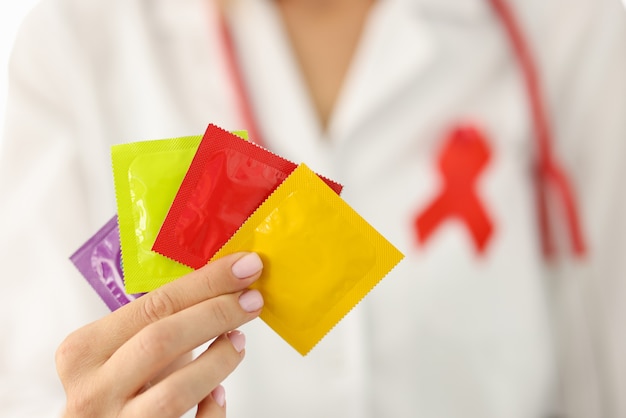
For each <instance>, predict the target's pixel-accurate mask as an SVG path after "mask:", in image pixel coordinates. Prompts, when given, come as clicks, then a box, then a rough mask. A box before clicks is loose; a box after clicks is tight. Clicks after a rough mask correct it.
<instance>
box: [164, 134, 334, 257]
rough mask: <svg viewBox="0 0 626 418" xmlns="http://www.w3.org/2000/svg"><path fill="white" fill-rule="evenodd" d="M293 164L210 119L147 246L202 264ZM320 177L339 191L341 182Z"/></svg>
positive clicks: (278, 182)
mask: <svg viewBox="0 0 626 418" xmlns="http://www.w3.org/2000/svg"><path fill="white" fill-rule="evenodd" d="M296 167H297V165H296V164H295V163H293V162H291V161H288V160H286V159H284V158H282V157H280V156H278V155H276V154H273V153H272V152H270V151H268V150H266V149H264V148H262V147H260V146H258V145H255V144H253V143H251V142H246V141H242V140H241V139H239V138H237V137H236V136H235V135H233V134H231V133H229V132H227V131H225V130H223V129H221V128H219V127H217V126H215V125H209V127H208V128H207V130H206V132H205V134H204V137H203V139H202V142H201V143H200V145H199V147H198V151H197V152H196V155H195V156H194V159H193V161H192V162H191V165H190V167H189V171H188V172H187V174H186V175H185V178H184V179H183V182H182V184H181V186H180V189H179V190H178V192H177V194H176V197H175V198H174V202H173V203H172V206H171V208H170V210H169V212H168V214H167V216H166V218H165V221H164V222H163V225H162V227H161V230H160V231H159V234H158V236H157V238H156V241H155V243H154V246H153V247H152V250H153V251H155V252H158V253H159V254H162V255H164V256H166V257H169V258H171V259H173V260H176V261H178V262H180V263H182V264H184V265H187V266H189V267H192V268H194V269H198V268H200V267H202V266H204V265H205V264H206V263H207V262H208V261H209V260H210V259H211V257H212V256H213V255H214V254H215V253H216V252H217V251H218V250H219V249H220V247H222V246H223V245H224V244H225V243H226V241H228V239H229V238H230V237H231V236H232V235H233V234H234V233H235V232H236V231H237V229H239V227H241V225H242V224H243V222H244V221H245V220H246V219H247V218H248V216H250V215H251V214H252V213H253V212H254V210H255V209H256V208H258V207H259V205H260V204H261V203H262V202H263V201H264V200H265V199H267V197H268V196H269V195H270V194H271V193H272V191H274V190H275V189H276V188H277V187H278V185H279V184H281V183H282V182H283V180H284V179H285V178H286V177H287V176H288V175H289V174H290V173H291V172H292V171H293V170H295V168H296ZM320 177H321V176H320ZM322 180H323V181H324V182H325V183H326V184H327V185H328V186H329V187H330V188H331V189H332V190H333V191H334V192H335V193H336V194H340V193H341V190H342V186H341V185H340V184H338V183H336V182H334V181H332V180H330V179H327V178H324V177H322Z"/></svg>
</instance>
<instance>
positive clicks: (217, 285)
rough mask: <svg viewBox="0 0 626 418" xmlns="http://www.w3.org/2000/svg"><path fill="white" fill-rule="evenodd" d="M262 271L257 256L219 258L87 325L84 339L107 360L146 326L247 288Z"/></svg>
mask: <svg viewBox="0 0 626 418" xmlns="http://www.w3.org/2000/svg"><path fill="white" fill-rule="evenodd" d="M262 268H263V263H262V261H261V258H260V257H259V256H258V254H256V253H235V254H231V255H228V256H225V257H222V258H220V259H218V260H215V261H213V262H211V263H209V264H207V265H206V266H204V267H202V268H200V269H198V270H196V271H193V272H191V273H189V274H187V275H185V276H183V277H181V278H180V279H177V280H175V281H173V282H171V283H168V284H166V285H164V286H162V287H160V288H158V289H156V290H154V291H152V292H150V293H147V294H146V295H144V296H142V297H140V298H138V299H136V300H134V301H133V302H131V303H129V304H127V305H125V306H123V307H121V308H120V309H118V310H116V311H115V312H113V313H111V314H110V315H108V316H106V317H104V318H102V319H101V320H99V321H96V322H94V323H92V324H90V325H88V326H87V327H86V328H85V329H84V332H85V335H84V337H85V338H86V339H87V341H92V342H97V344H98V350H99V351H101V354H102V355H101V356H99V357H100V359H105V358H108V357H109V356H110V355H111V354H112V353H113V352H114V351H115V350H117V349H118V348H119V347H120V346H121V345H122V344H124V343H125V342H126V341H127V340H128V339H129V338H130V337H132V336H133V335H135V334H136V333H137V332H139V331H140V330H141V329H142V328H144V327H146V326H147V325H149V324H151V323H153V322H156V321H158V320H160V319H163V318H165V317H168V316H170V315H173V314H175V313H176V312H179V311H181V310H183V309H186V308H188V307H190V306H193V305H195V304H197V303H200V302H202V301H205V300H207V299H210V298H214V297H216V296H219V295H223V294H227V293H234V292H238V291H240V290H243V289H245V288H247V287H248V286H250V285H251V284H252V283H254V281H256V280H257V279H258V278H259V276H260V275H261V270H262ZM90 337H91V338H90ZM103 337H104V338H103Z"/></svg>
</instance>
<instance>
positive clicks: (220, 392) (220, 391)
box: [211, 385, 226, 408]
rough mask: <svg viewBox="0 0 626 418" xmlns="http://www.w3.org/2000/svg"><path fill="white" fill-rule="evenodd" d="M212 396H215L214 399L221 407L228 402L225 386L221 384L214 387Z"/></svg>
mask: <svg viewBox="0 0 626 418" xmlns="http://www.w3.org/2000/svg"><path fill="white" fill-rule="evenodd" d="M211 396H213V400H214V401H215V403H217V404H218V405H219V406H220V408H223V407H224V404H225V403H226V391H225V390H224V386H222V385H219V386H218V387H216V388H215V389H213V392H211Z"/></svg>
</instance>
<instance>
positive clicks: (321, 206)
mask: <svg viewBox="0 0 626 418" xmlns="http://www.w3.org/2000/svg"><path fill="white" fill-rule="evenodd" d="M238 251H253V252H256V253H258V254H259V256H260V257H261V259H262V260H263V265H264V267H263V273H262V275H261V278H260V279H259V280H258V281H256V282H255V283H254V284H253V285H252V286H251V287H252V288H256V289H258V290H259V291H260V292H261V294H262V295H263V298H264V300H265V304H264V307H263V311H262V312H261V318H262V319H263V321H265V322H266V323H267V325H269V326H270V327H271V328H272V329H273V330H274V331H276V333H278V334H279V335H280V336H281V337H282V338H283V339H284V340H285V341H286V342H287V343H289V344H290V345H291V346H292V347H293V348H295V349H296V350H297V351H298V352H299V353H300V354H302V355H306V354H307V353H308V352H309V351H310V350H311V349H312V348H313V347H314V346H315V345H316V344H317V343H318V342H319V341H320V340H321V339H322V338H323V337H324V336H325V335H326V334H327V333H328V332H329V331H330V330H331V329H332V328H333V327H334V326H335V325H336V324H337V323H338V322H339V321H340V320H341V319H342V318H343V317H344V316H345V315H346V314H347V313H348V312H349V311H350V310H351V309H352V308H353V307H354V306H355V305H356V304H358V303H359V302H360V301H361V299H362V298H364V297H365V295H366V294H367V293H368V292H369V291H370V290H371V289H372V288H373V287H374V286H375V285H376V284H378V282H379V281H380V280H382V278H383V277H384V276H385V275H387V273H388V272H389V271H390V270H391V269H392V268H393V267H395V265H396V264H397V263H399V262H400V260H402V258H404V255H403V254H402V253H400V251H398V250H397V249H396V248H395V247H394V246H393V245H392V244H391V243H390V242H389V241H387V240H386V239H385V238H384V237H383V236H382V235H381V234H380V233H379V232H377V231H376V230H375V229H374V228H373V227H372V226H371V225H370V224H368V223H367V221H366V220H365V219H363V218H362V217H361V216H360V215H359V214H358V213H357V212H356V211H355V210H354V209H352V208H351V207H350V206H349V205H348V204H347V203H346V202H345V201H344V200H343V199H341V197H339V196H338V195H337V194H336V193H334V192H333V191H332V190H331V189H330V188H329V187H327V186H326V184H324V182H323V181H322V180H320V178H319V177H318V176H317V175H315V174H314V173H313V172H312V171H311V170H310V169H309V168H308V167H307V166H306V165H304V164H301V165H299V166H298V168H296V169H295V170H294V171H293V172H292V173H291V175H290V176H289V177H287V179H286V180H285V181H284V182H283V183H282V184H281V185H280V186H279V187H278V188H277V189H276V190H275V191H274V193H272V194H271V196H270V197H269V198H268V199H267V200H266V201H265V202H264V203H263V204H262V205H261V206H259V208H258V209H257V210H256V211H255V212H254V213H253V214H252V215H251V216H250V217H249V218H248V219H247V220H246V222H245V223H244V224H243V225H242V226H241V228H240V229H239V230H238V231H237V232H236V233H235V234H234V235H233V237H232V238H231V239H230V240H229V241H228V242H227V243H226V244H225V245H224V246H223V247H222V248H221V249H220V250H219V251H218V252H217V253H216V254H215V256H214V257H213V259H218V258H220V257H222V256H225V255H227V254H231V253H235V252H238Z"/></svg>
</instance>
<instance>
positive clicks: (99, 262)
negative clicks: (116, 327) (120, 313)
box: [70, 216, 142, 311]
mask: <svg viewBox="0 0 626 418" xmlns="http://www.w3.org/2000/svg"><path fill="white" fill-rule="evenodd" d="M70 260H71V261H72V263H73V264H74V266H76V268H77V269H78V271H80V273H81V274H82V275H83V277H84V278H85V279H86V280H87V282H88V283H89V284H90V285H91V287H92V288H93V289H94V290H95V291H96V293H97V294H98V296H100V298H101V299H102V300H103V301H104V303H105V304H106V305H107V306H108V307H109V309H110V310H111V311H114V310H116V309H118V308H120V307H122V306H124V305H126V304H127V303H129V302H132V301H133V300H135V299H137V298H138V297H140V296H141V295H142V293H140V294H128V293H126V292H125V291H124V274H123V273H122V265H121V262H122V253H121V250H120V235H119V227H118V224H117V216H114V217H113V218H111V220H109V221H108V222H107V223H106V224H105V225H104V226H103V227H102V228H100V229H99V230H98V231H97V232H96V233H95V234H94V235H93V236H92V237H91V238H89V240H87V242H85V243H84V244H83V245H82V246H81V247H80V248H79V249H78V250H76V252H75V253H74V254H72V255H71V257H70Z"/></svg>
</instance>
